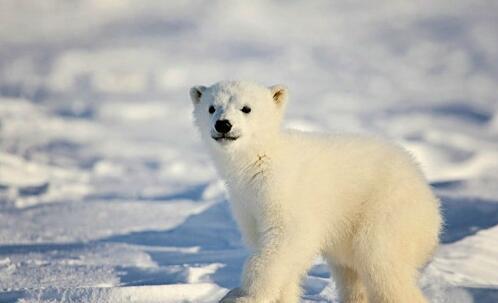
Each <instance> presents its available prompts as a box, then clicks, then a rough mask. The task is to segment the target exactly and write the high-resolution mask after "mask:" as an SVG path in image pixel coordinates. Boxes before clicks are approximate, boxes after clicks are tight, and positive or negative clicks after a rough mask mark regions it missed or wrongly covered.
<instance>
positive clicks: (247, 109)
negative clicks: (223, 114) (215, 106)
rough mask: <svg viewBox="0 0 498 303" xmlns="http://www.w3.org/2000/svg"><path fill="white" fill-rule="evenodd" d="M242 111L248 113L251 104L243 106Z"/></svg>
mask: <svg viewBox="0 0 498 303" xmlns="http://www.w3.org/2000/svg"><path fill="white" fill-rule="evenodd" d="M241 111H242V112H243V113H244V114H248V113H250V112H251V108H250V107H249V106H247V105H246V106H244V107H242V109H241Z"/></svg>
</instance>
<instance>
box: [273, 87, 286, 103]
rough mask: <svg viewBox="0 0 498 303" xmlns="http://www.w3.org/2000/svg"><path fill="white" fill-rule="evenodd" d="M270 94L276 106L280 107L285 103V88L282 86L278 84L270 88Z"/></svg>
mask: <svg viewBox="0 0 498 303" xmlns="http://www.w3.org/2000/svg"><path fill="white" fill-rule="evenodd" d="M270 91H271V94H272V96H273V101H275V103H276V104H277V105H282V104H284V103H285V101H287V96H288V93H287V88H286V87H285V86H284V85H281V84H278V85H273V86H271V87H270Z"/></svg>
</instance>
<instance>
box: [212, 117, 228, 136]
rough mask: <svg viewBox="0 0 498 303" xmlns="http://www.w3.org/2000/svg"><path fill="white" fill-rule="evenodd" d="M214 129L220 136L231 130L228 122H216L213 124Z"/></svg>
mask: <svg viewBox="0 0 498 303" xmlns="http://www.w3.org/2000/svg"><path fill="white" fill-rule="evenodd" d="M214 129H216V131H217V132H219V133H220V134H226V133H228V132H229V131H230V130H231V129H232V124H230V121H228V120H218V121H216V123H215V124H214Z"/></svg>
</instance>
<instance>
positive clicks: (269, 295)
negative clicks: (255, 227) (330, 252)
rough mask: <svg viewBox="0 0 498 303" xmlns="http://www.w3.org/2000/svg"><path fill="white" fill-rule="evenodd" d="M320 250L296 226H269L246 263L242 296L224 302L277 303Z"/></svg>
mask: <svg viewBox="0 0 498 303" xmlns="http://www.w3.org/2000/svg"><path fill="white" fill-rule="evenodd" d="M317 252H318V249H317V246H316V245H315V244H314V243H309V242H308V241H306V233H304V232H303V230H299V229H298V228H297V227H296V226H294V227H292V228H287V227H281V226H280V227H271V228H269V229H267V231H266V232H264V233H263V234H262V235H261V239H260V247H259V248H258V249H257V250H256V251H255V252H254V254H253V255H252V256H251V257H249V259H248V260H247V262H246V264H245V267H244V273H243V276H242V289H241V292H240V296H238V297H237V298H236V299H234V300H233V301H223V302H237V303H239V302H240V303H242V302H244V303H270V302H278V301H279V299H280V298H281V294H282V293H285V289H284V287H285V284H286V283H287V282H288V281H293V282H294V281H295V283H299V279H300V278H301V276H302V275H303V274H304V273H305V272H306V270H307V269H308V267H309V266H310V265H311V263H312V261H313V258H314V257H315V256H316V255H317ZM295 293H296V294H295V296H296V298H287V299H286V300H287V301H289V302H292V303H293V302H298V300H299V292H298V291H297V292H295ZM282 303H286V302H282Z"/></svg>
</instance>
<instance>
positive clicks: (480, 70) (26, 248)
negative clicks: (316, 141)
mask: <svg viewBox="0 0 498 303" xmlns="http://www.w3.org/2000/svg"><path fill="white" fill-rule="evenodd" d="M0 20H2V21H1V26H0V302H17V301H18V302H54V301H55V302H111V303H114V302H162V303H164V302H216V301H217V300H218V299H219V298H220V297H221V296H223V294H224V293H225V292H226V291H227V290H228V289H229V288H232V287H236V286H238V284H239V275H240V272H241V268H242V264H243V261H244V259H245V257H246V256H247V250H246V249H244V247H243V245H242V243H241V240H240V234H239V232H238V231H237V228H236V226H235V223H234V221H233V219H232V218H231V216H230V212H229V208H228V204H227V202H226V197H225V195H224V189H223V185H222V183H221V182H220V181H219V180H218V178H217V176H216V173H215V171H214V168H213V167H212V165H211V163H210V160H209V158H208V155H207V154H206V151H205V149H204V148H203V146H202V144H201V142H200V140H199V138H198V136H197V134H196V132H195V130H194V128H193V126H192V121H191V115H190V112H191V102H190V100H189V97H188V89H189V87H190V86H192V85H196V84H205V85H206V84H211V83H213V82H215V81H218V80H222V79H247V80H256V81H258V82H261V83H264V84H267V85H272V84H276V83H284V84H286V85H287V86H288V88H289V91H290V100H289V107H288V115H287V117H286V120H285V123H286V125H288V126H289V127H294V128H299V129H303V130H310V131H325V132H327V131H349V132H351V131H352V132H361V133H369V134H373V135H381V136H385V137H388V138H391V139H393V140H395V141H398V142H400V143H401V144H402V145H403V146H405V147H406V148H407V149H408V150H410V151H411V152H412V153H413V154H414V156H415V157H416V158H417V159H418V160H419V162H420V164H421V166H422V169H423V170H424V172H425V173H426V175H427V176H428V178H429V180H430V181H431V183H432V184H433V186H434V189H435V191H436V192H437V194H438V196H439V197H440V198H441V199H442V202H443V203H442V205H443V212H444V214H445V218H446V227H445V231H444V233H443V235H442V243H443V244H442V245H441V247H440V249H439V250H438V252H437V254H436V255H435V257H434V260H433V262H431V263H430V264H429V265H428V266H427V268H425V270H424V272H423V274H422V278H421V282H420V283H421V285H422V287H423V288H424V291H425V292H426V294H427V295H428V297H429V298H430V299H431V301H432V302H438V303H439V302H447V303H450V302H451V303H453V302H457V303H458V302H462V303H463V302H465V303H467V302H476V303H494V302H498V88H497V87H498V86H497V83H498V30H497V28H498V5H497V4H496V2H494V1H451V2H448V1H433V2H432V3H431V2H424V3H416V2H413V3H411V2H406V1H405V2H404V1H387V0H385V1H375V2H368V3H367V2H365V1H363V2H355V1H353V2H351V1H246V2H235V1H182V2H177V1H161V2H160V1H152V0H144V1H131V0H129V1H112V0H106V1H103V0H86V1H81V0H80V1H56V0H48V1H15V0H12V1H2V2H1V3H0ZM303 285H304V287H305V298H304V301H305V302H334V303H337V302H338V301H337V292H336V289H335V286H334V282H333V277H330V275H329V273H328V271H327V267H326V266H325V264H324V263H323V262H322V260H320V259H317V260H316V263H315V265H314V266H313V268H312V269H311V270H310V273H309V275H308V277H307V279H306V280H305V281H304V283H303Z"/></svg>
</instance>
